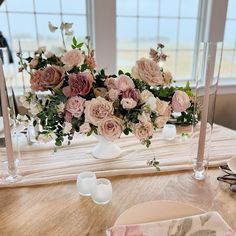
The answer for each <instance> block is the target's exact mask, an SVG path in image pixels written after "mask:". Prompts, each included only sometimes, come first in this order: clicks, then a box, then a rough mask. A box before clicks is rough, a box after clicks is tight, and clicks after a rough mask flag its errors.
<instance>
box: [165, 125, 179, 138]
mask: <svg viewBox="0 0 236 236" xmlns="http://www.w3.org/2000/svg"><path fill="white" fill-rule="evenodd" d="M162 136H163V138H164V139H166V140H173V139H174V138H175V136H176V127H175V125H171V124H166V125H165V126H164V127H163V129H162Z"/></svg>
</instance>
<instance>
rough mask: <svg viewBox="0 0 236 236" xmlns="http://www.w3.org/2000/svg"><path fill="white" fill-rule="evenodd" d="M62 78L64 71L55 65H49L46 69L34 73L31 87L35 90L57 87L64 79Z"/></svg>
mask: <svg viewBox="0 0 236 236" xmlns="http://www.w3.org/2000/svg"><path fill="white" fill-rule="evenodd" d="M62 79H63V77H62V72H61V71H60V70H59V69H58V68H56V67H54V66H49V67H46V68H45V69H44V70H38V71H36V72H34V73H33V74H32V78H31V80H30V83H31V88H32V89H34V90H41V91H44V90H47V89H49V88H52V87H55V86H56V85H58V84H59V83H60V82H61V81H62Z"/></svg>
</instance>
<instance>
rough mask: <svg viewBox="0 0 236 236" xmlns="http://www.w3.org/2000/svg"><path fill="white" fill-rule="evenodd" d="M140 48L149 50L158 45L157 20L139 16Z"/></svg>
mask: <svg viewBox="0 0 236 236" xmlns="http://www.w3.org/2000/svg"><path fill="white" fill-rule="evenodd" d="M139 19H140V20H139V49H141V50H143V49H145V50H149V49H150V47H156V45H157V20H156V19H146V18H139Z"/></svg>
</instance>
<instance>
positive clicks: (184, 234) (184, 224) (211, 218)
mask: <svg viewBox="0 0 236 236" xmlns="http://www.w3.org/2000/svg"><path fill="white" fill-rule="evenodd" d="M106 233H107V236H236V234H235V233H234V232H233V231H232V229H231V228H230V227H229V226H228V224H227V223H226V222H225V221H224V220H223V218H222V217H221V216H220V215H219V214H218V213H217V212H207V213H204V214H201V215H195V216H189V217H184V218H178V219H173V220H166V221H159V222H153V223H146V224H137V225H117V226H114V227H112V228H110V229H108V230H107V232H106Z"/></svg>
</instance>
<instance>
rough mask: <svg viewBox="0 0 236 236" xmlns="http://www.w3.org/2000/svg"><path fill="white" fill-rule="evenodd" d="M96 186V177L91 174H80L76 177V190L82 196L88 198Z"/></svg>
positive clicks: (88, 172)
mask: <svg viewBox="0 0 236 236" xmlns="http://www.w3.org/2000/svg"><path fill="white" fill-rule="evenodd" d="M95 184H96V175H95V173H93V172H90V171H86V172H81V173H80V174H79V175H78V177H77V189H78V191H79V193H80V194H81V195H82V196H90V195H91V193H92V191H93V189H94V188H95Z"/></svg>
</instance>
